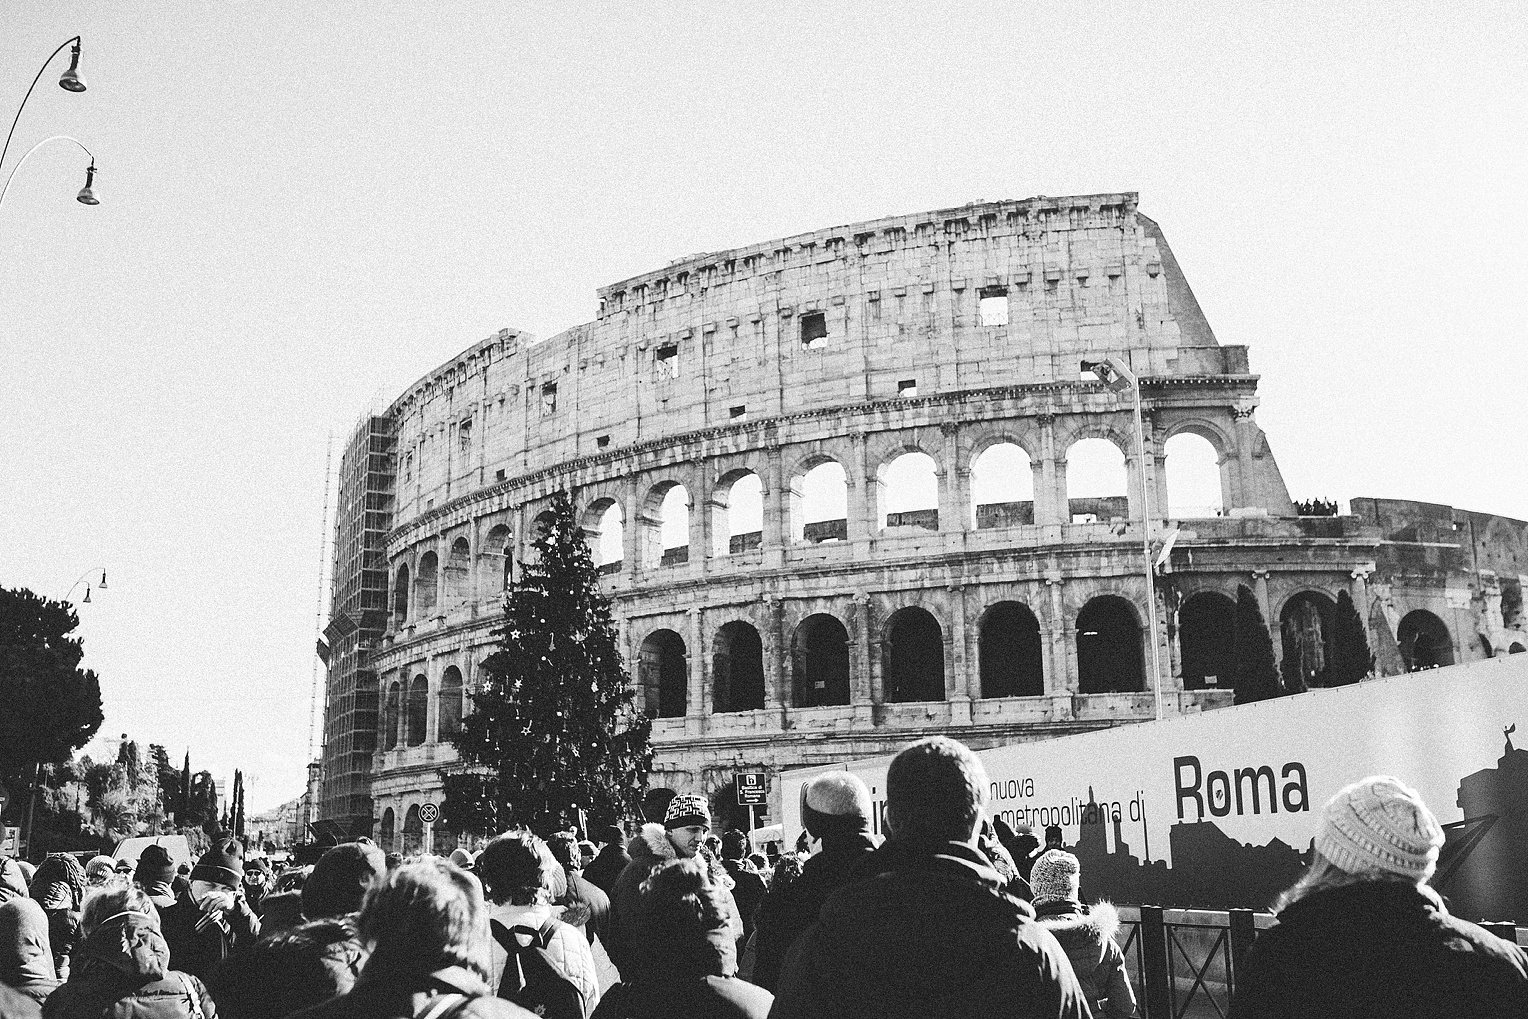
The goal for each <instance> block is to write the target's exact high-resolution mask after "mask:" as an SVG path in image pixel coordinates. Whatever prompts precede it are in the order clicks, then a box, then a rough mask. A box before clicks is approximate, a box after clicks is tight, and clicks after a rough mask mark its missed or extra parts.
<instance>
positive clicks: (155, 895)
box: [133, 844, 175, 907]
mask: <svg viewBox="0 0 1528 1019" xmlns="http://www.w3.org/2000/svg"><path fill="white" fill-rule="evenodd" d="M133 882H134V883H135V884H137V885H138V887H140V888H142V889H143V890H144V892H145V893H146V894H147V895H148V897H149V901H150V902H152V903H153V904H154V905H155V906H161V907H162V906H168V905H170V904H171V903H173V902H174V901H175V889H174V888H173V887H172V886H173V884H174V882H175V861H174V860H172V859H170V854H169V852H168V851H166V849H165V848H164V846H161V845H157V844H156V845H148V846H144V847H143V852H142V853H141V854H140V855H139V856H138V865H137V866H136V867H134V868H133Z"/></svg>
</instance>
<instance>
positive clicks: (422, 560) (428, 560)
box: [414, 552, 440, 619]
mask: <svg viewBox="0 0 1528 1019" xmlns="http://www.w3.org/2000/svg"><path fill="white" fill-rule="evenodd" d="M439 572H440V559H439V557H438V556H436V555H435V553H434V552H426V553H425V554H424V555H422V556H420V557H419V572H418V574H416V575H415V577H414V606H415V607H416V608H417V609H418V616H419V618H420V619H428V618H429V617H430V616H431V615H433V614H434V613H435V601H436V599H435V593H436V581H437V580H438V579H439V578H438V577H437V574H438V573H439Z"/></svg>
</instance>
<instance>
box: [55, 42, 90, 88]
mask: <svg viewBox="0 0 1528 1019" xmlns="http://www.w3.org/2000/svg"><path fill="white" fill-rule="evenodd" d="M58 87H59V88H61V89H64V90H65V91H67V92H83V91H85V82H84V80H83V79H81V78H80V44H79V43H75V44H74V48H73V49H71V50H70V51H69V69H68V70H67V71H65V72H64V73H63V74H61V75H59V78H58Z"/></svg>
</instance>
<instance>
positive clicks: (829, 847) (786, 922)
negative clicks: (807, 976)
mask: <svg viewBox="0 0 1528 1019" xmlns="http://www.w3.org/2000/svg"><path fill="white" fill-rule="evenodd" d="M871 809H872V808H871V805H870V790H869V789H868V788H866V787H865V783H864V782H863V781H862V780H861V779H860V777H859V776H858V775H853V774H850V773H849V772H847V771H834V772H829V773H828V774H826V775H819V776H817V777H816V778H814V779H812V780H811V781H810V782H807V783H806V784H805V785H803V786H802V787H801V823H802V825H803V826H805V828H806V831H807V833H808V834H809V835H810V836H811V837H812V839H814V840H817V841H820V842H821V843H822V849H821V851H819V852H818V853H817V854H816V855H814V856H813V857H812V858H811V859H810V860H808V861H806V864H805V865H804V866H803V867H802V869H801V876H800V877H798V878H797V879H796V880H795V881H792V882H790V883H789V884H788V885H786V886H785V887H783V888H781V889H779V890H778V891H773V890H772V891H770V893H769V894H768V895H766V896H764V899H763V901H762V902H760V903H759V909H758V912H757V913H755V914H754V919H753V922H754V930H755V937H754V953H755V957H754V963H753V973H752V980H753V982H754V983H756V984H758V985H759V986H760V987H763V988H765V989H767V990H770V991H773V990H774V989H775V984H776V982H777V981H778V980H779V979H780V964H781V963H782V962H783V961H784V960H785V952H786V949H788V948H790V946H791V945H792V944H793V943H794V942H795V940H796V939H797V938H798V937H800V936H801V933H802V931H805V930H806V929H807V928H808V927H810V926H811V925H812V924H813V923H814V922H815V921H816V920H817V913H818V911H819V910H821V909H822V904H823V903H824V902H826V901H827V899H828V896H829V895H832V894H833V893H834V892H835V891H837V890H838V889H839V888H840V887H842V886H843V885H845V884H847V883H848V882H849V876H850V874H852V873H853V871H854V868H855V867H856V866H858V865H859V863H860V861H861V860H863V859H865V857H867V856H869V855H870V854H871V853H873V852H875V847H876V842H875V837H874V836H872V835H871V834H870V815H871Z"/></svg>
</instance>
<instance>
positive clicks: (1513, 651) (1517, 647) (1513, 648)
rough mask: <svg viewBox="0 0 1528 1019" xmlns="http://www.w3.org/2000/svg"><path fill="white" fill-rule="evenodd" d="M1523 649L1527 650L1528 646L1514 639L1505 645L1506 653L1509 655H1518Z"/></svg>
mask: <svg viewBox="0 0 1528 1019" xmlns="http://www.w3.org/2000/svg"><path fill="white" fill-rule="evenodd" d="M1524 651H1528V648H1525V647H1523V645H1522V644H1520V643H1518V642H1517V641H1515V640H1514V641H1513V642H1512V643H1511V644H1510V645H1508V647H1507V654H1509V655H1520V654H1522V653H1523V652H1524Z"/></svg>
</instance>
